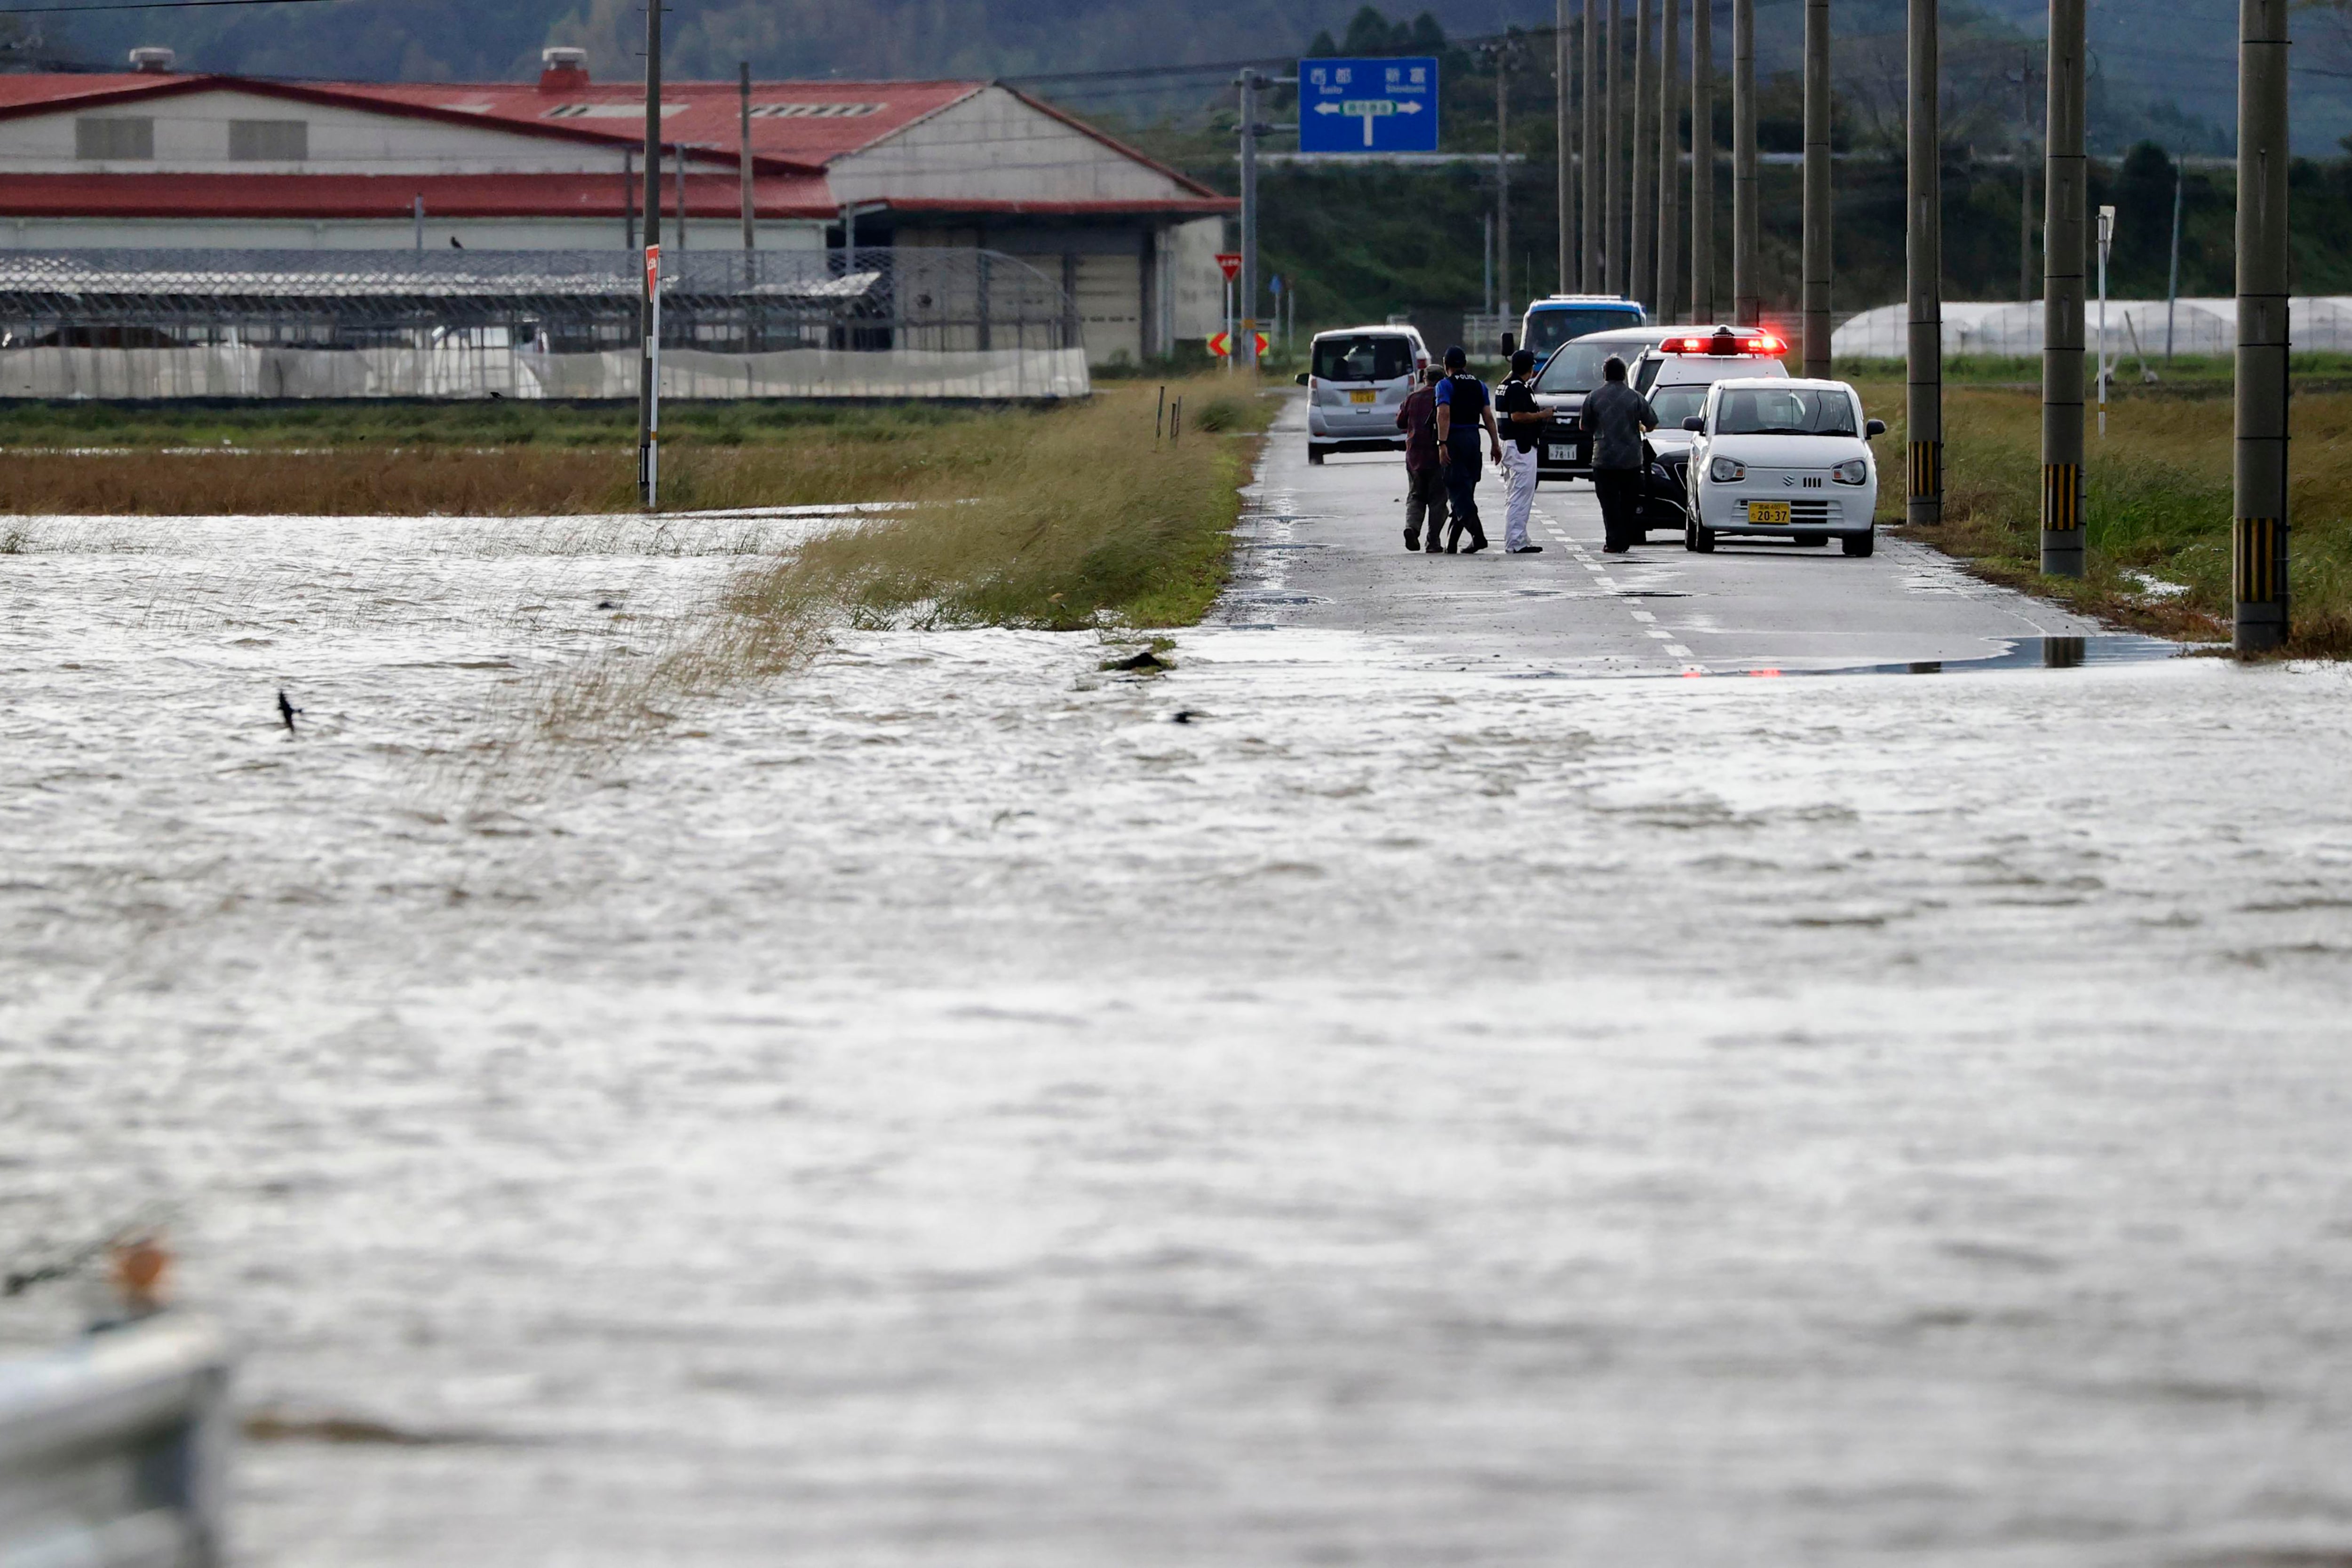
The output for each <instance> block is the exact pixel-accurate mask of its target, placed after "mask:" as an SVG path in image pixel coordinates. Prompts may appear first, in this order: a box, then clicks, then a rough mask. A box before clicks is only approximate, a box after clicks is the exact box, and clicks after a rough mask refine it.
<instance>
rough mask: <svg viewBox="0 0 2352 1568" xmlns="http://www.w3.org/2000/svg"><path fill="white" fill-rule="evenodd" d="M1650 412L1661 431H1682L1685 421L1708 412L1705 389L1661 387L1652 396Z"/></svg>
mask: <svg viewBox="0 0 2352 1568" xmlns="http://www.w3.org/2000/svg"><path fill="white" fill-rule="evenodd" d="M1650 410H1651V412H1652V413H1655V414H1656V415H1657V416H1658V428H1660V429H1661V430H1680V429H1681V428H1682V427H1683V421H1685V420H1686V419H1688V418H1690V417H1691V416H1692V415H1693V414H1697V413H1706V388H1705V387H1660V388H1659V389H1658V390H1657V391H1656V392H1652V393H1651V394H1650Z"/></svg>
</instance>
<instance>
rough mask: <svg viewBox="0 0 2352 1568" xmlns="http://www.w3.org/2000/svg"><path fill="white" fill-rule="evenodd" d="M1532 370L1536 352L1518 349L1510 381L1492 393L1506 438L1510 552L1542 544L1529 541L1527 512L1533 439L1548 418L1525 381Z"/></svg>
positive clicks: (1533, 551)
mask: <svg viewBox="0 0 2352 1568" xmlns="http://www.w3.org/2000/svg"><path fill="white" fill-rule="evenodd" d="M1535 373H1536V357H1535V354H1534V353H1533V352H1532V351H1531V350H1527V349H1521V350H1519V351H1518V352H1517V353H1516V354H1513V355H1512V356H1511V377H1510V380H1508V381H1507V382H1504V383H1503V384H1502V387H1501V388H1500V390H1498V391H1497V392H1496V393H1495V413H1496V415H1497V416H1498V418H1499V420H1500V422H1501V423H1502V426H1503V433H1504V434H1505V435H1507V437H1508V438H1509V439H1508V440H1507V441H1506V442H1505V443H1504V444H1503V480H1504V483H1505V486H1506V488H1505V490H1504V493H1503V549H1504V550H1505V551H1506V552H1507V553H1508V554H1511V555H1540V554H1542V553H1543V546H1541V545H1539V544H1531V543H1529V542H1528V512H1529V510H1531V509H1532V508H1533V507H1534V506H1535V504H1536V442H1537V441H1538V439H1540V438H1541V436H1542V435H1543V427H1544V422H1545V421H1546V420H1547V419H1549V417H1550V416H1549V415H1548V414H1546V413H1544V411H1543V406H1542V405H1541V404H1540V403H1538V402H1536V393H1535V389H1534V388H1533V387H1532V386H1529V385H1528V381H1529V380H1530V378H1532V377H1533V376H1534V375H1535Z"/></svg>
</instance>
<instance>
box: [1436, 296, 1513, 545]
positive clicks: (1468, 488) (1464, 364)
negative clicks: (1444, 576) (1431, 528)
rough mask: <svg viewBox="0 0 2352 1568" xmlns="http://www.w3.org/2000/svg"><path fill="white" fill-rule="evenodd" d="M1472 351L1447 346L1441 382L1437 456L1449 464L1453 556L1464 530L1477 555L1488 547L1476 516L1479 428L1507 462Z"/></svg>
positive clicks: (1448, 532) (1449, 538)
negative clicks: (1472, 369) (1472, 370)
mask: <svg viewBox="0 0 2352 1568" xmlns="http://www.w3.org/2000/svg"><path fill="white" fill-rule="evenodd" d="M1469 364H1470V356H1469V355H1467V354H1465V353H1464V352H1463V351H1462V345H1461V344H1459V343H1456V344H1455V345H1454V347H1452V348H1450V349H1448V350H1445V379H1444V381H1442V382H1438V383H1437V460H1438V461H1439V462H1440V463H1443V464H1444V465H1445V500H1446V507H1447V509H1448V510H1449V511H1450V512H1451V513H1452V514H1453V515H1452V517H1450V518H1449V520H1448V522H1449V526H1448V528H1447V529H1446V536H1445V549H1446V553H1447V554H1449V555H1451V554H1452V553H1453V552H1454V545H1455V544H1456V543H1457V542H1458V541H1459V540H1460V539H1461V538H1462V536H1463V534H1465V532H1466V533H1468V534H1469V536H1470V548H1469V549H1465V550H1464V551H1463V552H1462V553H1463V554H1464V555H1476V554H1477V553H1478V552H1479V551H1480V550H1482V549H1486V527H1485V525H1484V524H1482V523H1481V522H1480V521H1479V519H1478V432H1479V430H1480V429H1481V428H1482V427H1483V428H1484V429H1485V430H1486V442H1487V444H1488V445H1489V446H1491V447H1492V448H1493V449H1494V455H1495V462H1496V465H1500V464H1501V463H1502V461H1503V438H1502V437H1501V435H1499V434H1496V429H1495V400H1494V398H1493V397H1491V396H1490V395H1488V393H1487V392H1486V382H1482V381H1480V380H1479V379H1478V378H1477V377H1476V376H1474V375H1472V374H1471V373H1470V371H1469Z"/></svg>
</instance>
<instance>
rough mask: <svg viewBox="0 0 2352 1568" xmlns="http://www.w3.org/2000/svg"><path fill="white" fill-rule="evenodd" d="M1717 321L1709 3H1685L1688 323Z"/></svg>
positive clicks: (1712, 0)
mask: <svg viewBox="0 0 2352 1568" xmlns="http://www.w3.org/2000/svg"><path fill="white" fill-rule="evenodd" d="M1691 319H1692V320H1693V321H1695V322H1696V323H1697V324H1698V325H1700V326H1702V327H1705V326H1712V325H1713V324H1714V323H1715V322H1717V321H1718V320H1720V319H1722V311H1721V308H1719V307H1718V305H1717V301H1716V296H1715V0H1691Z"/></svg>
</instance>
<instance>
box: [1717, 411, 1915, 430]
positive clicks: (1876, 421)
mask: <svg viewBox="0 0 2352 1568" xmlns="http://www.w3.org/2000/svg"><path fill="white" fill-rule="evenodd" d="M1871 423H1874V424H1875V423H1877V421H1875V420H1873V421H1872V422H1871ZM1683 428H1684V429H1685V430H1687V431H1689V432H1691V433H1692V434H1695V435H1703V434H1706V415H1705V414H1703V413H1695V414H1692V415H1691V416H1690V417H1689V418H1688V419H1685V420H1684V421H1683Z"/></svg>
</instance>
